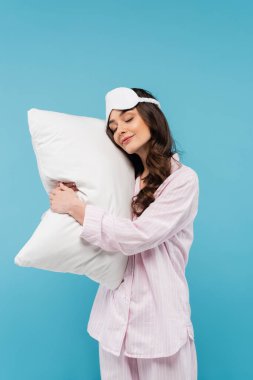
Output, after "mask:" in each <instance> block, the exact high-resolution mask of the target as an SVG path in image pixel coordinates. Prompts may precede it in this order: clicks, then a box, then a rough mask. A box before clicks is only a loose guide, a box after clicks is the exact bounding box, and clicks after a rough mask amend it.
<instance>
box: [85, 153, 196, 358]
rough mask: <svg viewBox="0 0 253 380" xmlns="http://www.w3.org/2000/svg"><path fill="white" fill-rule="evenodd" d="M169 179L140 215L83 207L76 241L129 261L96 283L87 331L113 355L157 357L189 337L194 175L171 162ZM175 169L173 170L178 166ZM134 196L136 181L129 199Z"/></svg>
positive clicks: (188, 168) (162, 355) (88, 206)
mask: <svg viewBox="0 0 253 380" xmlns="http://www.w3.org/2000/svg"><path fill="white" fill-rule="evenodd" d="M171 161H172V174H171V175H170V176H169V177H167V178H166V179H165V180H164V182H163V183H162V184H161V185H160V186H159V187H158V189H157V190H156V192H155V201H154V202H152V203H151V204H150V205H149V206H148V207H147V208H146V209H145V210H144V212H143V213H142V215H141V216H139V217H133V218H132V220H131V219H128V218H122V217H115V216H113V215H111V214H109V213H108V212H106V211H105V210H104V209H102V208H99V207H96V206H93V205H89V204H87V205H86V209H85V218H84V222H83V228H82V232H81V234H80V237H81V238H83V239H85V240H86V241H88V242H89V243H91V244H93V245H96V246H99V247H101V248H102V249H103V250H105V251H111V252H114V251H117V252H122V254H123V255H127V256H128V263H127V267H126V271H125V274H124V279H123V282H122V283H121V284H120V285H119V286H118V288H117V289H115V290H110V289H108V288H106V287H105V286H102V285H100V286H99V288H98V291H97V294H96V297H95V300H94V303H93V306H92V310H91V314H90V318H89V322H88V328H87V331H88V333H89V334H90V336H92V337H93V338H95V339H96V340H98V341H99V342H100V344H101V346H102V348H103V349H104V350H106V351H109V352H110V353H112V354H114V355H116V356H119V355H120V353H121V350H123V351H122V352H123V353H124V355H126V356H129V357H135V358H157V357H165V356H170V355H173V354H174V353H176V352H177V351H178V350H179V349H180V347H181V346H182V345H184V344H185V343H186V341H187V337H188V335H189V336H190V338H191V339H194V331H193V325H192V322H191V308H190V304H189V289H188V284H187V280H186V277H185V267H186V265H187V261H188V256H189V250H190V247H191V245H192V241H193V222H194V219H195V217H196V215H197V211H198V196H199V181H198V175H197V174H196V172H195V171H194V170H193V169H191V168H190V167H188V166H186V165H183V164H181V163H180V164H178V163H177V162H176V161H174V160H173V159H172V160H171ZM179 165H180V166H179ZM139 191H140V177H137V178H136V182H135V190H134V194H137V193H138V192H139Z"/></svg>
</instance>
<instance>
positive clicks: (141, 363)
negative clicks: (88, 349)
mask: <svg viewBox="0 0 253 380" xmlns="http://www.w3.org/2000/svg"><path fill="white" fill-rule="evenodd" d="M99 363H100V374H101V380H197V356H196V349H195V343H194V340H192V339H190V338H188V339H187V342H186V343H185V344H184V345H183V347H181V348H180V350H179V351H178V352H177V353H175V354H174V355H171V356H167V357H163V358H154V359H138V358H130V357H128V356H125V355H124V354H123V353H121V355H120V356H115V355H113V354H111V353H109V352H108V351H105V350H103V348H102V347H101V345H100V344H99Z"/></svg>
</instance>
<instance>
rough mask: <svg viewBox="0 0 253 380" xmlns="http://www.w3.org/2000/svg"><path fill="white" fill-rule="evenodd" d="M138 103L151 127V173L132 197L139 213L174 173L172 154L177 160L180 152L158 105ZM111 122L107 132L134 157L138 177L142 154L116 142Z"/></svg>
mask: <svg viewBox="0 0 253 380" xmlns="http://www.w3.org/2000/svg"><path fill="white" fill-rule="evenodd" d="M132 90H134V91H135V92H136V94H137V95H138V96H139V97H144V98H153V99H156V98H155V97H154V95H152V93H151V92H150V91H147V90H144V89H141V88H132ZM135 107H136V109H137V111H138V113H139V115H140V117H141V118H142V119H143V121H144V122H145V123H146V125H147V126H148V127H149V129H150V134H151V138H150V140H149V152H148V155H147V159H146V165H147V169H148V172H149V174H148V175H147V176H146V177H145V187H144V188H143V189H141V190H140V191H139V193H138V194H137V195H135V196H133V197H132V202H131V208H132V213H133V214H135V215H136V216H137V217H138V216H140V215H141V214H142V213H143V211H144V210H145V209H146V208H147V207H148V206H149V205H150V203H152V202H154V200H155V197H154V193H155V191H156V190H157V188H158V187H159V186H160V185H161V184H162V182H163V181H164V180H165V179H166V178H167V177H168V176H169V175H170V174H171V158H172V159H174V160H176V159H175V158H174V157H172V156H173V155H174V154H175V153H178V151H177V149H176V144H175V141H174V139H173V137H172V134H171V131H170V128H169V124H168V121H167V119H166V117H165V115H164V113H163V112H162V111H161V109H160V108H159V107H158V105H156V104H153V103H145V102H140V103H138V104H137V105H136V106H135ZM135 107H133V108H135ZM108 123H109V119H108V122H107V125H106V134H107V136H108V137H109V138H110V140H111V141H112V142H113V143H114V145H116V146H117V148H118V149H120V150H121V151H122V152H123V153H124V154H125V155H126V156H127V158H128V159H129V160H130V161H131V163H132V165H133V167H134V169H135V178H137V177H138V176H139V175H141V174H142V173H143V171H144V166H143V164H142V161H141V159H140V157H139V156H138V155H137V154H136V153H133V154H128V153H127V152H125V151H124V149H123V148H121V147H120V146H119V145H117V144H116V143H115V141H114V138H113V133H112V131H111V129H110V128H109V125H108ZM176 161H177V160H176ZM177 162H178V161H177ZM179 164H180V163H179Z"/></svg>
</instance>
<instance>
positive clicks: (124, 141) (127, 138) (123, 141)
mask: <svg viewBox="0 0 253 380" xmlns="http://www.w3.org/2000/svg"><path fill="white" fill-rule="evenodd" d="M133 136H134V135H133ZM133 136H128V137H125V138H124V139H123V140H122V142H121V144H125V143H127V142H128V141H129V140H130V139H131V138H132V137H133Z"/></svg>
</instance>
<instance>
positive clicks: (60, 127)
mask: <svg viewBox="0 0 253 380" xmlns="http://www.w3.org/2000/svg"><path fill="white" fill-rule="evenodd" d="M28 123H29V129H30V133H31V137H32V144H33V149H34V152H35V154H36V159H37V164H38V170H39V174H40V177H41V181H42V183H43V186H44V188H45V190H46V192H47V193H48V194H49V192H50V191H51V190H52V189H53V188H55V187H56V185H57V181H62V182H72V181H73V182H75V183H76V186H77V188H78V189H79V191H78V192H77V193H76V194H77V195H78V197H79V198H80V199H83V200H84V201H85V202H87V204H94V205H97V206H99V207H102V208H103V209H105V210H106V211H109V212H110V213H112V214H113V215H115V216H120V217H127V218H131V198H132V196H133V194H134V185H135V176H134V169H133V167H132V164H131V163H130V161H129V160H128V159H127V157H125V156H124V154H123V153H122V152H121V151H120V150H119V149H118V148H117V147H116V146H115V145H114V144H113V143H112V141H111V140H110V139H109V137H108V136H107V135H106V132H105V121H104V120H101V119H96V118H91V117H84V116H74V115H69V114H64V113H59V112H52V111H44V110H39V109H31V110H29V111H28ZM49 207H50V206H49ZM82 228H83V227H82V226H81V225H80V224H79V223H78V222H77V221H76V220H75V219H74V218H72V217H71V216H69V215H68V214H59V213H55V212H53V211H52V210H51V209H50V208H49V209H48V210H47V211H46V212H44V214H43V215H42V218H41V222H40V224H39V225H38V227H37V228H36V229H35V231H34V233H33V234H32V236H31V238H30V239H29V240H28V241H27V243H26V244H25V245H24V247H23V248H22V249H21V250H20V251H19V253H18V254H17V256H16V257H15V259H14V261H15V264H17V265H20V266H25V267H34V268H39V269H46V270H50V271H55V272H69V273H76V274H79V275H86V276H88V277H89V278H91V279H92V280H94V281H96V282H98V283H100V284H102V285H105V286H107V287H108V288H110V289H115V288H116V287H118V286H119V284H120V282H121V281H122V279H123V275H124V271H125V268H126V264H127V256H125V255H123V254H122V253H120V252H117V253H112V252H105V251H103V250H102V249H100V248H99V247H96V246H92V245H90V244H89V243H88V242H86V241H84V239H82V238H81V237H80V233H81V230H82Z"/></svg>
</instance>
